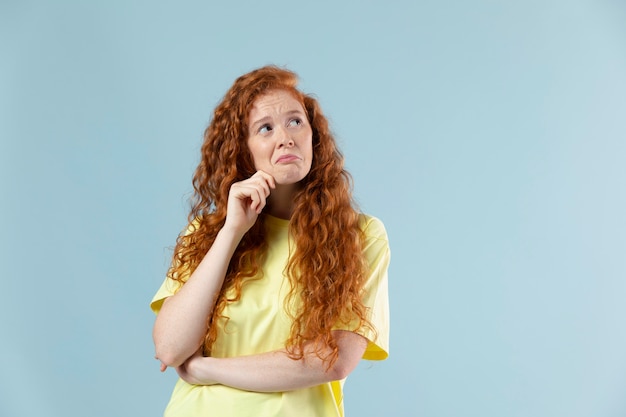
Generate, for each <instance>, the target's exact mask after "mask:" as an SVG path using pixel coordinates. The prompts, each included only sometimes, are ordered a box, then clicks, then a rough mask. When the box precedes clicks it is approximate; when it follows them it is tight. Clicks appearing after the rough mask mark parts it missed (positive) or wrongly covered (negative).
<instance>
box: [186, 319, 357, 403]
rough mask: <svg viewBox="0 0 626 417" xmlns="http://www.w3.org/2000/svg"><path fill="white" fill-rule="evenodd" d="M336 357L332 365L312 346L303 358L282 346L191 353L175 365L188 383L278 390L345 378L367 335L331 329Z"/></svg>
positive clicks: (268, 390) (355, 361) (247, 389)
mask: <svg viewBox="0 0 626 417" xmlns="http://www.w3.org/2000/svg"><path fill="white" fill-rule="evenodd" d="M333 334H334V336H335V340H336V341H337V345H338V348H339V357H338V359H337V361H336V362H335V363H334V365H333V366H332V367H330V368H329V369H327V364H326V363H325V362H324V361H322V360H321V359H320V358H319V357H318V356H317V355H316V354H315V353H314V352H313V349H312V348H311V347H309V348H305V352H304V353H305V354H304V357H303V358H302V359H299V360H295V359H292V358H290V357H289V355H288V354H287V352H286V351H285V350H277V351H273V352H267V353H262V354H257V355H250V356H239V357H233V358H212V357H202V356H201V355H200V354H199V353H196V354H194V355H193V356H192V357H191V358H189V359H188V360H187V361H186V362H185V363H183V364H182V365H181V366H179V367H177V368H176V372H178V374H179V375H180V377H181V378H182V379H183V380H185V381H186V382H188V383H190V384H196V385H212V384H222V385H227V386H230V387H233V388H238V389H241V390H246V391H257V392H279V391H290V390H295V389H301V388H308V387H311V386H315V385H319V384H323V383H326V382H330V381H336V380H341V379H344V378H346V377H347V376H348V374H350V372H352V371H353V370H354V368H355V367H356V365H357V364H358V363H359V360H360V359H361V357H362V356H363V353H364V352H365V348H366V347H367V339H365V338H364V337H363V336H361V335H359V334H356V333H352V332H349V331H343V330H335V331H334V332H333Z"/></svg>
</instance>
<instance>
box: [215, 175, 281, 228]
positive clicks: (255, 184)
mask: <svg viewBox="0 0 626 417" xmlns="http://www.w3.org/2000/svg"><path fill="white" fill-rule="evenodd" d="M274 188H276V182H275V181H274V177H272V176H271V175H269V174H267V173H265V172H263V171H257V172H256V173H255V174H254V175H253V176H251V177H250V178H248V179H247V180H243V181H239V182H236V183H234V184H233V185H231V187H230V192H229V194H228V205H227V209H226V210H227V211H226V223H225V224H224V227H229V228H232V229H233V230H236V231H238V232H239V233H241V235H243V234H245V233H246V232H247V231H248V230H250V228H251V227H252V226H253V225H254V223H255V222H256V219H257V217H258V216H259V214H260V213H261V211H262V210H263V208H264V207H265V205H266V204H267V198H268V197H269V195H270V192H271V190H272V189H274Z"/></svg>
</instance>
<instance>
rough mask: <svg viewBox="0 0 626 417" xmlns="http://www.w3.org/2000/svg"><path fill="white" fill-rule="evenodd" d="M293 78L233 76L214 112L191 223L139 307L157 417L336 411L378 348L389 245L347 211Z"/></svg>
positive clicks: (379, 231)
mask: <svg viewBox="0 0 626 417" xmlns="http://www.w3.org/2000/svg"><path fill="white" fill-rule="evenodd" d="M296 84H297V77H296V75H295V74H294V73H293V72H290V71H287V70H284V69H280V68H277V67H273V66H269V67H263V68H260V69H257V70H254V71H252V72H250V73H248V74H245V75H243V76H241V77H239V78H238V79H237V80H236V81H235V83H234V84H233V86H232V87H231V88H230V90H228V92H227V93H226V95H225V97H224V99H223V100H222V102H221V103H220V104H219V105H218V106H217V108H216V109H215V111H214V114H213V118H212V121H211V123H210V125H209V127H208V128H207V130H206V132H205V135H204V143H203V145H202V158H201V162H200V165H199V166H198V168H197V170H196V172H195V175H194V178H193V185H194V190H195V194H194V198H193V201H192V209H191V212H190V214H189V227H188V228H187V230H186V232H185V233H183V234H181V236H179V238H178V240H177V244H176V248H175V251H174V257H173V261H172V265H171V268H170V269H169V271H168V274H167V277H166V280H165V282H164V283H163V285H162V286H161V288H160V289H159V290H158V292H157V293H156V295H155V296H154V299H153V300H152V303H151V308H152V309H153V311H155V312H156V313H158V314H157V318H156V322H155V325H154V330H153V338H154V344H155V347H156V357H157V359H158V360H159V361H160V362H161V370H165V369H166V368H167V367H172V368H175V369H176V372H177V373H178V374H179V376H180V379H179V381H178V383H177V384H176V387H175V388H174V392H173V394H172V397H171V399H170V402H169V404H168V406H167V409H166V411H165V415H166V416H176V417H188V416H255V417H258V416H297V417H306V416H325V417H327V416H343V393H342V387H343V382H344V380H345V378H346V377H347V376H348V375H349V374H350V372H352V370H353V369H354V368H355V367H356V365H357V364H358V362H359V361H360V359H361V358H364V359H371V360H381V359H385V358H386V357H387V355H388V353H387V352H388V338H389V309H388V295H387V267H388V265H389V245H388V240H387V234H386V232H385V228H384V226H383V224H382V223H381V222H380V221H379V220H378V219H376V218H374V217H370V216H367V215H364V214H361V213H359V212H358V211H357V210H356V209H355V204H354V202H353V200H352V193H351V179H350V176H349V174H348V173H347V172H346V171H345V170H344V168H343V156H342V155H341V153H340V152H339V150H338V149H337V146H336V143H335V140H334V138H333V136H332V135H331V133H330V131H329V127H328V122H327V120H326V119H325V117H324V116H323V114H322V112H321V109H320V108H319V105H318V103H317V101H316V100H315V99H313V98H312V97H310V96H307V95H305V94H303V93H302V92H300V91H299V90H298V89H297V88H296Z"/></svg>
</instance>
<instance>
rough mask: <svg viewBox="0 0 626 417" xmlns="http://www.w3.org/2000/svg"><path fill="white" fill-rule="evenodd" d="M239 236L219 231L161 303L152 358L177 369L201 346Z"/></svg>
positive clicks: (154, 333)
mask: <svg viewBox="0 0 626 417" xmlns="http://www.w3.org/2000/svg"><path fill="white" fill-rule="evenodd" d="M241 237H242V236H241V235H240V234H239V233H237V232H234V231H231V230H229V229H222V230H220V232H219V233H218V234H217V236H216V238H215V242H214V243H213V245H212V246H211V249H210V250H209V251H208V252H207V254H206V255H205V257H204V259H202V261H201V262H200V264H199V265H198V267H197V268H196V270H195V271H194V272H193V273H192V274H191V276H190V277H189V279H188V280H187V282H186V283H185V285H183V286H182V288H181V289H180V290H179V291H178V292H177V293H176V294H175V295H173V296H171V297H169V298H168V299H166V300H165V302H164V303H163V306H162V307H161V311H160V312H159V314H158V315H157V318H156V321H155V324H154V329H153V332H152V337H153V339H154V345H155V349H156V357H157V359H159V360H160V361H161V362H162V363H163V364H164V365H165V366H172V367H176V366H179V365H181V364H182V363H183V362H184V361H185V360H187V358H189V357H190V356H191V355H193V353H194V352H195V351H197V350H198V348H199V347H200V345H201V343H202V339H203V336H204V335H205V333H206V323H207V320H208V318H209V316H210V314H211V313H212V311H213V307H214V305H215V298H216V294H218V292H219V290H220V288H221V287H222V283H223V282H224V276H225V275H226V271H227V268H228V264H229V262H230V259H231V258H232V255H233V253H234V251H235V249H236V248H237V245H238V244H239V241H240V240H241Z"/></svg>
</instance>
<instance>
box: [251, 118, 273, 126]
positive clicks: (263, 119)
mask: <svg viewBox="0 0 626 417" xmlns="http://www.w3.org/2000/svg"><path fill="white" fill-rule="evenodd" d="M270 120H272V118H271V117H270V116H263V117H261V118H260V119H257V120H255V121H253V122H252V123H250V127H251V128H254V127H255V126H257V125H260V124H264V123H266V122H268V121H270Z"/></svg>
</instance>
